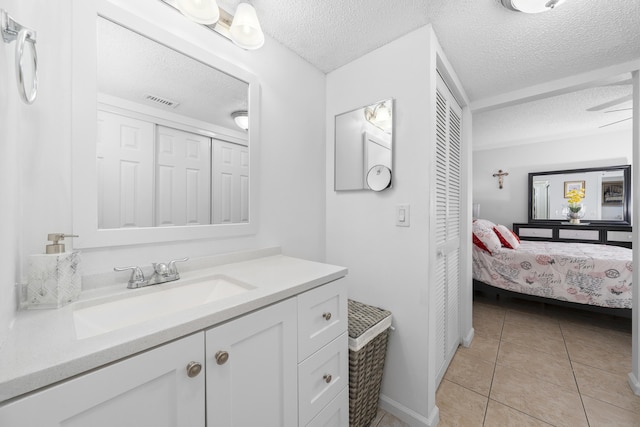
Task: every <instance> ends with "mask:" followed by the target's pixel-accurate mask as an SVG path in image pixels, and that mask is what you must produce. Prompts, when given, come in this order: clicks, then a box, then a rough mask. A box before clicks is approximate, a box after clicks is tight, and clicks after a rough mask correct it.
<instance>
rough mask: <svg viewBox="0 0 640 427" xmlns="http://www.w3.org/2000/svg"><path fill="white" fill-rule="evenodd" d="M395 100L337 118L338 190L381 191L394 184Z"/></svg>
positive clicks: (336, 188) (378, 103) (336, 161)
mask: <svg viewBox="0 0 640 427" xmlns="http://www.w3.org/2000/svg"><path fill="white" fill-rule="evenodd" d="M393 114H394V111H393V99H385V100H383V101H379V102H376V103H373V104H371V105H366V106H364V107H361V108H356V109H355V110H351V111H347V112H346V113H342V114H339V115H337V116H336V117H335V183H334V189H335V190H336V191H344V190H369V191H371V190H373V191H382V190H385V189H387V188H389V187H391V184H392V171H393V167H392V165H393Z"/></svg>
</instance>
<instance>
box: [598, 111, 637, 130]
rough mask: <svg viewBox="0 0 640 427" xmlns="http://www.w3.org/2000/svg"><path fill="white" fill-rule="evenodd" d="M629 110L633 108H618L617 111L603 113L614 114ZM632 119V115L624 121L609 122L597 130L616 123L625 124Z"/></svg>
mask: <svg viewBox="0 0 640 427" xmlns="http://www.w3.org/2000/svg"><path fill="white" fill-rule="evenodd" d="M629 110H633V108H620V109H618V110H609V111H605V113H616V112H618V111H629ZM632 118H633V115H631V116H630V117H627V118H626V119H622V120H616V121H615V122H611V123H607V124H606V125H602V126H598V128H605V127H607V126H611V125H615V124H617V123H621V122H626V121H627V120H631V119H632Z"/></svg>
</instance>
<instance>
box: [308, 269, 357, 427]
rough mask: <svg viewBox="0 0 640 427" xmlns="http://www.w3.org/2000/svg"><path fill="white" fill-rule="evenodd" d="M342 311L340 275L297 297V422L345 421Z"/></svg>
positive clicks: (327, 423)
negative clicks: (337, 278)
mask: <svg viewBox="0 0 640 427" xmlns="http://www.w3.org/2000/svg"><path fill="white" fill-rule="evenodd" d="M347 310H348V308H347V289H346V285H345V284H344V281H342V280H337V281H334V282H332V283H329V284H327V285H325V286H321V287H319V288H316V289H313V290H311V291H308V292H305V293H303V294H300V295H299V296H298V399H299V405H300V406H299V415H298V417H299V420H298V425H299V426H323V427H328V426H334V425H335V426H346V425H348V424H349V406H348V405H349V400H348V398H347V397H348V396H347V393H346V391H347V386H348V384H349V353H348V351H349V348H348V337H347V322H348V312H347Z"/></svg>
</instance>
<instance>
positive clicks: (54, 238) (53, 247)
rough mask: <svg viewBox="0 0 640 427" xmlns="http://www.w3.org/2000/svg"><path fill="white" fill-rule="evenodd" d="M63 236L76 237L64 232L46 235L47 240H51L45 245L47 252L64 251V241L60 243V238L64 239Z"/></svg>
mask: <svg viewBox="0 0 640 427" xmlns="http://www.w3.org/2000/svg"><path fill="white" fill-rule="evenodd" d="M65 237H78V235H76V234H64V233H51V234H48V235H47V240H49V241H50V242H53V243H52V244H50V245H47V248H46V253H47V254H61V253H64V243H60V240H64V238H65Z"/></svg>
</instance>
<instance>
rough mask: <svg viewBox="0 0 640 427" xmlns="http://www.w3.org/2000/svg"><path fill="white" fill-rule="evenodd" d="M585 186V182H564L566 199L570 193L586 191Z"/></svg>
mask: <svg viewBox="0 0 640 427" xmlns="http://www.w3.org/2000/svg"><path fill="white" fill-rule="evenodd" d="M584 185H585V182H584V181H565V182H564V198H565V199H568V198H569V191H571V190H576V191H580V190H582V191H584Z"/></svg>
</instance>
